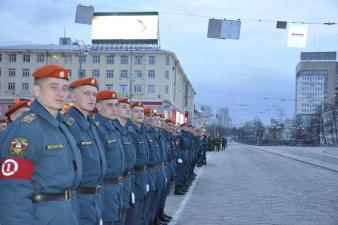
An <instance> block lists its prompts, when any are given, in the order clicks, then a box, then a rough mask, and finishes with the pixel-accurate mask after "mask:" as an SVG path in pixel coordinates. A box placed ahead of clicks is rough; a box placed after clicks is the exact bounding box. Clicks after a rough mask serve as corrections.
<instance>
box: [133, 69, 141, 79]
mask: <svg viewBox="0 0 338 225" xmlns="http://www.w3.org/2000/svg"><path fill="white" fill-rule="evenodd" d="M142 76H143V75H142V70H135V71H134V78H135V79H142Z"/></svg>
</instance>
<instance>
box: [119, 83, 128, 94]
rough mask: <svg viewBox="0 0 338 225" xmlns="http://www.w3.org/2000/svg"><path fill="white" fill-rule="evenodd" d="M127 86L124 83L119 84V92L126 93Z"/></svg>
mask: <svg viewBox="0 0 338 225" xmlns="http://www.w3.org/2000/svg"><path fill="white" fill-rule="evenodd" d="M127 88H128V86H127V85H126V84H120V90H119V92H120V93H122V94H126V93H127Z"/></svg>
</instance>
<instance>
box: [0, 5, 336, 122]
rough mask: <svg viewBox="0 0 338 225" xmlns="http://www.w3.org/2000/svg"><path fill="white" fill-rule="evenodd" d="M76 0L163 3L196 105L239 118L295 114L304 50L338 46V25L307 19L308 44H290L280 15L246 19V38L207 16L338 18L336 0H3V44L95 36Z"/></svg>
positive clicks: (167, 42) (164, 35)
mask: <svg viewBox="0 0 338 225" xmlns="http://www.w3.org/2000/svg"><path fill="white" fill-rule="evenodd" d="M19 2H20V4H19ZM78 3H81V4H85V5H86V4H87V5H93V6H94V7H95V11H130V10H133V9H135V10H142V11H160V41H161V47H162V48H163V49H167V50H170V51H173V52H175V53H176V54H177V56H178V58H179V60H180V62H181V64H182V65H183V68H184V70H185V72H186V74H187V75H188V77H189V79H190V81H191V83H192V84H193V86H194V88H195V89H196V91H197V96H196V106H197V107H199V106H200V105H201V104H210V105H212V106H213V107H214V109H217V108H220V107H223V106H227V107H230V114H231V115H230V116H231V117H232V118H233V119H234V121H235V122H236V123H239V122H243V121H245V120H249V119H253V118H255V117H256V116H259V117H260V118H261V119H262V120H263V121H264V122H268V121H269V120H270V118H272V117H273V118H280V111H282V112H283V114H284V115H283V116H284V117H286V116H287V117H289V118H291V117H292V116H293V114H294V101H293V99H294V92H295V67H296V64H297V62H298V61H299V55H300V52H301V51H338V25H336V26H323V25H309V30H308V42H307V43H308V45H307V48H305V49H297V48H287V46H286V43H287V30H277V29H275V25H276V24H275V23H259V22H250V21H242V29H241V38H240V40H217V39H208V38H206V31H207V25H208V19H209V17H210V18H211V17H214V18H227V19H263V20H287V21H290V22H291V21H305V22H338V13H337V12H338V1H337V0H323V1H318V0H294V1H280V0H279V1H277V0H256V1H250V0H236V1H234V0H231V1H229V0H228V1H222V0H171V1H164V0H149V1H142V0H138V1H135V0H134V1H133V0H124V1H99V0H98V1H89V0H88V1H81V2H77V1H75V0H21V1H16V0H6V1H5V0H0V26H1V28H2V30H1V33H0V45H11V44H29V43H35V44H53V43H54V44H56V43H57V40H58V37H60V36H62V35H63V30H64V26H65V27H66V35H67V36H69V37H71V38H72V39H73V40H74V39H75V38H76V39H82V40H84V41H85V43H90V37H91V28H90V26H86V25H81V24H75V23H74V15H75V8H76V5H77V4H78ZM126 9H130V10H126ZM161 12H175V13H183V14H189V15H192V14H194V15H201V16H206V17H193V16H190V17H189V16H179V15H173V14H167V13H161Z"/></svg>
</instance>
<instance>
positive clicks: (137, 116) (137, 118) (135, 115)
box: [131, 107, 144, 124]
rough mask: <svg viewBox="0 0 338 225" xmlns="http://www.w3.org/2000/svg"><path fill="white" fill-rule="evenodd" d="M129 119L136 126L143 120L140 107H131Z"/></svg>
mask: <svg viewBox="0 0 338 225" xmlns="http://www.w3.org/2000/svg"><path fill="white" fill-rule="evenodd" d="M131 119H132V121H133V122H135V123H136V124H140V123H142V122H143V120H144V112H143V108H142V107H133V108H132V109H131Z"/></svg>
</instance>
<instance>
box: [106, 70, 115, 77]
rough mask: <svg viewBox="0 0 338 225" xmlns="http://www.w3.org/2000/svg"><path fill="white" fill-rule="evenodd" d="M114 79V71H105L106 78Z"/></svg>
mask: <svg viewBox="0 0 338 225" xmlns="http://www.w3.org/2000/svg"><path fill="white" fill-rule="evenodd" d="M113 77H114V70H107V78H113Z"/></svg>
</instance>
